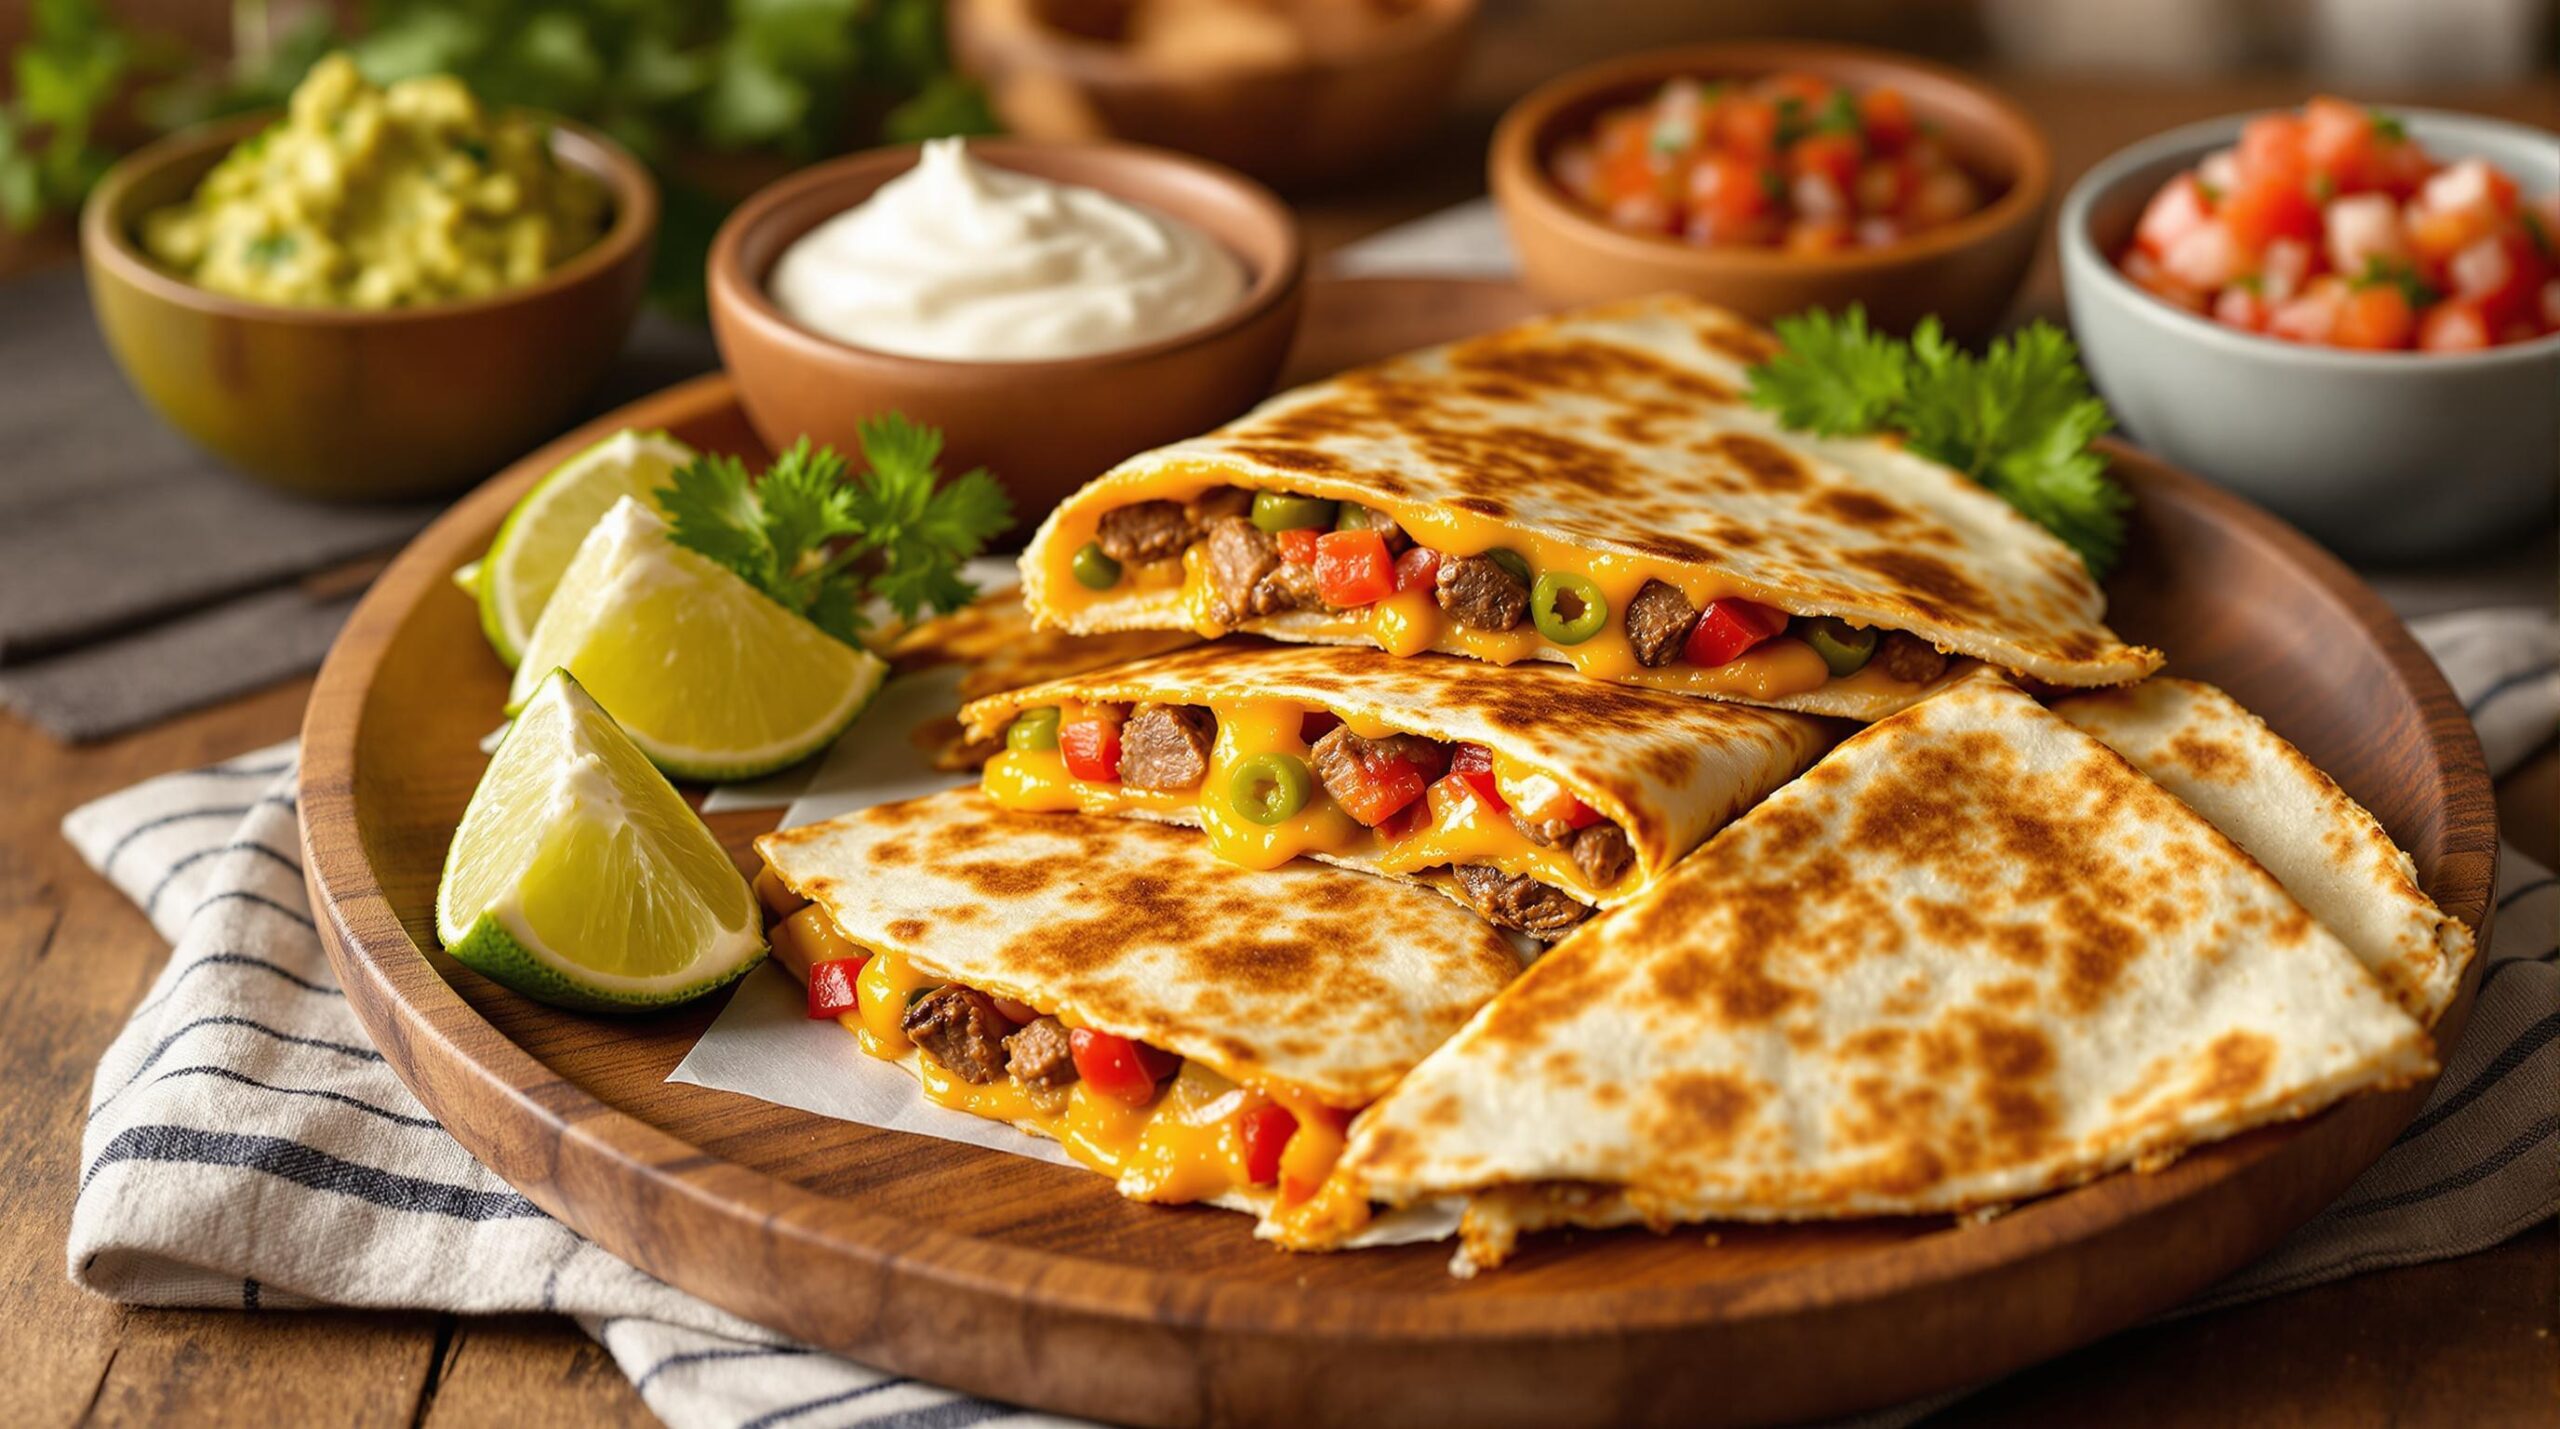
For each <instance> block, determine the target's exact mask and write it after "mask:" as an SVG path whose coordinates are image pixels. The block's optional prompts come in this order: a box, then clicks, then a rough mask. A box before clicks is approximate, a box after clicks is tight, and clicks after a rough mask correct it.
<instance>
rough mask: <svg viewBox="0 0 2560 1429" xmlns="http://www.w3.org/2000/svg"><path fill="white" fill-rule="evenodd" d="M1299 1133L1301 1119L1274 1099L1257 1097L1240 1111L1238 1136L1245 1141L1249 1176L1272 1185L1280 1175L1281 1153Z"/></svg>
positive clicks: (1245, 1168) (1247, 1179)
mask: <svg viewBox="0 0 2560 1429" xmlns="http://www.w3.org/2000/svg"><path fill="white" fill-rule="evenodd" d="M1297 1134H1298V1119H1297V1118H1296V1117H1294V1116H1291V1115H1289V1109H1288V1108H1287V1107H1284V1106H1282V1105H1280V1104H1279V1103H1278V1102H1273V1101H1257V1102H1255V1103H1254V1104H1253V1105H1251V1106H1249V1107H1246V1108H1245V1109H1244V1110H1242V1111H1240V1112H1237V1113H1236V1139H1237V1140H1238V1141H1241V1142H1243V1143H1244V1175H1245V1180H1246V1181H1248V1182H1249V1183H1251V1184H1253V1185H1256V1186H1268V1185H1270V1184H1272V1183H1273V1182H1275V1181H1277V1180H1279V1179H1280V1153H1281V1151H1282V1150H1283V1149H1285V1148H1286V1147H1287V1146H1288V1145H1289V1138H1290V1137H1292V1136H1295V1135H1297Z"/></svg>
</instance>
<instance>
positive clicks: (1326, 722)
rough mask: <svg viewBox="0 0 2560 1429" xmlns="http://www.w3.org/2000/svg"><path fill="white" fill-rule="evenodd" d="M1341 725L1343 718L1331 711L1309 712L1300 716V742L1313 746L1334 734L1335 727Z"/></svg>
mask: <svg viewBox="0 0 2560 1429" xmlns="http://www.w3.org/2000/svg"><path fill="white" fill-rule="evenodd" d="M1341 723H1342V716H1340V715H1338V714H1335V713H1334V712H1333V711H1331V710H1309V711H1307V712H1306V713H1305V714H1302V715H1300V716H1298V742H1299V743H1301V744H1313V743H1315V742H1316V741H1317V740H1319V739H1322V738H1324V737H1325V736H1326V735H1328V734H1331V733H1333V731H1334V728H1335V726H1337V725H1339V724H1341Z"/></svg>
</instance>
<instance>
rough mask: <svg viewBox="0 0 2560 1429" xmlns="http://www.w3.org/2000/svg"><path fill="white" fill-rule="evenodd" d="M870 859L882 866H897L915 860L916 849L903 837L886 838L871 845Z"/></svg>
mask: <svg viewBox="0 0 2560 1429" xmlns="http://www.w3.org/2000/svg"><path fill="white" fill-rule="evenodd" d="M871 861H872V862H873V863H876V864H879V865H881V866H882V867H884V868H897V867H900V866H902V865H904V864H910V863H913V862H915V861H916V851H915V850H914V849H912V848H910V847H908V846H907V841H906V840H904V839H888V840H885V841H883V842H881V843H877V844H874V845H872V848H871Z"/></svg>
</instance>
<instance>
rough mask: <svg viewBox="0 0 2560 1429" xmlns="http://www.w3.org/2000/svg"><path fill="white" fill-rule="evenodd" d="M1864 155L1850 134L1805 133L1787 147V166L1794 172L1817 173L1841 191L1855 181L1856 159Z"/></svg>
mask: <svg viewBox="0 0 2560 1429" xmlns="http://www.w3.org/2000/svg"><path fill="white" fill-rule="evenodd" d="M1865 157H1866V154H1865V151H1864V150H1862V149H1860V148H1859V147H1858V141H1857V140H1856V139H1855V138H1854V137H1852V136H1850V135H1847V134H1808V135H1806V136H1805V137H1804V138H1801V139H1798V140H1797V141H1796V142H1795V144H1794V145H1793V146H1792V147H1790V148H1789V149H1788V150H1787V167H1788V168H1790V169H1792V170H1793V171H1794V172H1796V173H1798V174H1820V175H1821V176H1823V177H1824V178H1827V179H1829V180H1831V182H1832V184H1833V186H1834V187H1836V188H1838V189H1839V190H1840V192H1842V193H1844V194H1845V193H1847V192H1848V191H1849V186H1850V185H1851V184H1853V183H1856V182H1857V180H1858V161H1859V160H1861V159H1863V158H1865Z"/></svg>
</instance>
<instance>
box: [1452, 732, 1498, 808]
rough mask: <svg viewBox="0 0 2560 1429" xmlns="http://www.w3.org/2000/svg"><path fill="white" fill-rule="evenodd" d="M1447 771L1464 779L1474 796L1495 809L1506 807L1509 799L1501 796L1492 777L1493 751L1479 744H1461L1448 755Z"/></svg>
mask: <svg viewBox="0 0 2560 1429" xmlns="http://www.w3.org/2000/svg"><path fill="white" fill-rule="evenodd" d="M1449 772H1450V773H1451V774H1452V775H1455V776H1456V777H1457V778H1459V779H1461V780H1464V781H1465V783H1466V786H1467V787H1468V788H1470V789H1473V790H1474V791H1475V792H1476V797H1477V798H1479V799H1482V800H1484V801H1485V802H1486V803H1488V804H1491V805H1492V806H1493V807H1495V808H1496V809H1508V808H1510V807H1511V804H1510V801H1509V800H1507V799H1504V798H1503V797H1502V789H1501V787H1500V786H1499V785H1498V784H1497V783H1496V782H1495V780H1494V777H1493V751H1492V750H1490V749H1487V748H1485V747H1484V746H1483V745H1481V744H1461V745H1459V746H1458V748H1457V750H1456V752H1454V753H1452V754H1451V755H1450V756H1449Z"/></svg>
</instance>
